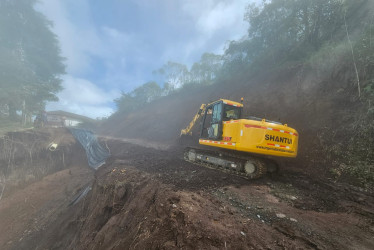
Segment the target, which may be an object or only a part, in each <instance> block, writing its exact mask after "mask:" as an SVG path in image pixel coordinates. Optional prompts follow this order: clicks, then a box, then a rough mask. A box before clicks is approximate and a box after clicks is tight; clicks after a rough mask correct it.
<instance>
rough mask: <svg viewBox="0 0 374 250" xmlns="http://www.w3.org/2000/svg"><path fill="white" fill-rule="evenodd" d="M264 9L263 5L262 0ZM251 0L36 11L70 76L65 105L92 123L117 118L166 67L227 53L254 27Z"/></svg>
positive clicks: (77, 5) (68, 5)
mask: <svg viewBox="0 0 374 250" xmlns="http://www.w3.org/2000/svg"><path fill="white" fill-rule="evenodd" d="M257 1H259V0H257ZM249 2H253V0H158V1H153V0H122V1H120V0H107V1H102V0H42V1H40V3H39V4H38V5H37V6H36V9H37V10H39V11H41V12H42V13H43V14H44V15H45V16H46V17H47V18H48V19H49V20H51V21H52V22H53V24H54V26H53V31H54V32H55V34H56V35H57V36H58V38H59V41H60V46H61V50H62V55H63V56H64V57H65V58H66V65H67V74H66V75H65V76H63V87H64V90H63V91H62V92H60V93H59V94H58V97H59V99H60V101H59V102H56V103H49V104H48V105H47V110H65V111H69V112H73V113H77V114H81V115H86V116H89V117H92V118H96V117H104V116H108V115H110V114H111V113H112V112H114V111H115V105H114V104H113V99H115V98H117V97H119V96H120V94H121V91H124V92H128V91H131V90H133V89H134V88H135V87H137V86H139V85H141V84H143V83H145V82H147V81H150V80H152V79H154V76H153V75H152V71H153V70H155V69H159V68H160V67H161V66H162V65H163V64H164V63H166V62H167V61H176V62H180V63H183V64H186V65H188V66H191V64H192V63H193V62H196V61H198V60H199V59H200V56H201V55H202V54H203V53H204V52H213V53H217V54H221V53H223V48H224V46H225V44H226V43H227V41H230V40H236V39H240V38H241V37H243V36H244V35H245V34H246V30H247V28H248V24H247V23H246V22H245V21H243V17H244V12H245V7H246V6H247V5H248V3H249Z"/></svg>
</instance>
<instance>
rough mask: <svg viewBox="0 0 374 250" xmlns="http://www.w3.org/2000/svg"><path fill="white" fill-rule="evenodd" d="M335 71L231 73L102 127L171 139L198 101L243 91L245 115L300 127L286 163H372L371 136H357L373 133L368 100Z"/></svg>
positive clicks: (307, 168)
mask: <svg viewBox="0 0 374 250" xmlns="http://www.w3.org/2000/svg"><path fill="white" fill-rule="evenodd" d="M341 70H342V71H343V69H341ZM336 76H338V77H335V78H332V76H331V75H329V76H327V77H326V78H322V79H318V78H316V77H315V72H314V71H313V70H312V69H305V68H303V67H294V68H287V69H283V70H282V72H274V71H272V72H268V74H265V73H263V74H258V76H256V77H251V79H249V78H247V77H246V76H241V77H235V78H232V79H230V81H224V82H220V83H217V84H215V85H211V86H207V87H196V88H193V89H189V90H187V91H185V92H183V93H177V94H175V95H171V96H168V97H164V98H162V99H160V100H157V101H154V102H153V103H152V104H150V105H147V106H145V107H144V108H142V109H140V110H138V111H137V112H134V113H131V114H129V115H126V116H123V115H121V114H120V113H117V114H115V115H113V117H111V118H110V119H109V121H108V122H107V124H105V126H104V128H103V129H102V132H101V133H105V134H108V135H111V136H115V137H123V138H140V139H143V140H146V141H156V142H159V143H163V144H165V143H166V144H174V143H175V142H176V141H177V140H178V138H179V134H180V130H181V129H182V128H184V127H185V126H186V125H187V124H188V123H189V122H190V120H191V119H192V117H193V115H194V114H195V113H196V112H197V110H198V108H199V106H200V104H201V103H207V102H210V101H213V100H216V99H219V98H226V99H229V100H240V98H241V97H244V110H245V116H249V115H252V116H257V117H260V118H266V119H270V120H275V121H281V122H283V123H287V124H288V125H289V126H291V127H293V128H296V129H297V130H298V131H299V133H300V142H299V150H300V151H299V156H298V158H297V159H296V160H292V161H289V163H288V164H287V165H286V168H288V167H291V168H294V169H299V170H301V171H303V172H304V173H314V174H316V175H319V176H326V175H328V174H330V173H331V171H334V169H337V171H343V170H342V169H340V168H341V167H342V164H352V165H353V166H354V167H356V165H355V164H357V162H355V161H353V160H354V159H349V157H350V156H352V155H355V156H357V157H355V159H357V158H360V156H362V157H364V158H361V159H360V161H362V162H363V164H372V163H373V160H374V155H373V151H372V150H370V149H373V148H374V147H373V146H374V144H373V140H372V138H373V137H370V136H369V135H368V136H365V137H362V136H359V135H363V134H368V133H373V132H372V126H373V124H372V122H371V121H372V117H370V116H368V115H367V113H368V106H367V105H366V104H365V103H363V102H361V101H360V100H358V98H357V97H356V96H355V95H356V93H355V86H353V85H352V83H351V82H349V81H348V80H347V79H344V76H341V75H340V74H336ZM198 127H199V125H198V124H197V126H196V127H195V133H194V134H195V135H196V134H198V132H197V130H198ZM194 139H195V140H197V138H194ZM353 166H352V167H353ZM335 177H340V176H335ZM369 178H372V176H371V177H369ZM369 180H372V179H369Z"/></svg>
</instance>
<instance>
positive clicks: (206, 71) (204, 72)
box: [190, 53, 222, 84]
mask: <svg viewBox="0 0 374 250" xmlns="http://www.w3.org/2000/svg"><path fill="white" fill-rule="evenodd" d="M221 67H222V56H221V55H215V54H212V53H204V54H203V55H202V56H201V59H200V61H199V62H196V63H194V64H193V65H192V67H191V72H190V76H191V77H190V81H191V82H192V83H200V84H201V83H205V84H211V83H213V81H214V80H215V79H216V77H217V76H218V74H219V71H220V70H221Z"/></svg>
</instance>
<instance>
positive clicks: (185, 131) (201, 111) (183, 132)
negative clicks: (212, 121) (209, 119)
mask: <svg viewBox="0 0 374 250" xmlns="http://www.w3.org/2000/svg"><path fill="white" fill-rule="evenodd" d="M205 108H206V104H201V106H200V109H199V110H198V111H197V113H196V115H195V116H194V117H193V119H192V121H191V122H190V124H189V125H188V126H187V127H186V128H185V129H182V130H181V135H180V136H182V135H191V134H192V132H191V130H192V128H193V127H194V126H195V124H196V121H197V120H198V119H199V118H200V116H201V115H202V114H204V112H205Z"/></svg>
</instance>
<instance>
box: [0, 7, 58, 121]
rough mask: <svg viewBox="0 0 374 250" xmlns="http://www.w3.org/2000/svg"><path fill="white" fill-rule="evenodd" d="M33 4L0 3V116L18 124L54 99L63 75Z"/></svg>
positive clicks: (45, 22)
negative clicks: (18, 121)
mask: <svg viewBox="0 0 374 250" xmlns="http://www.w3.org/2000/svg"><path fill="white" fill-rule="evenodd" d="M35 3H36V0H19V1H1V2H0V89H1V91H0V111H1V112H0V115H1V116H2V117H3V118H8V119H10V120H12V121H17V120H21V121H22V124H25V123H26V122H28V121H29V122H30V120H31V115H32V114H35V113H37V112H39V111H40V110H42V109H44V106H45V103H46V101H56V100H57V97H56V95H55V94H56V93H57V92H58V91H60V90H61V79H60V78H59V76H60V75H62V74H64V73H65V66H64V64H63V58H62V57H61V56H60V49H59V46H58V40H57V37H56V36H55V35H54V34H53V33H52V32H51V29H50V28H51V25H52V24H51V23H50V22H49V21H48V20H47V19H46V18H45V17H44V16H43V15H42V14H41V13H39V12H37V11H36V10H35V9H34V7H33V6H34V4H35ZM17 111H19V113H22V115H21V117H20V116H19V115H18V114H17Z"/></svg>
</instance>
